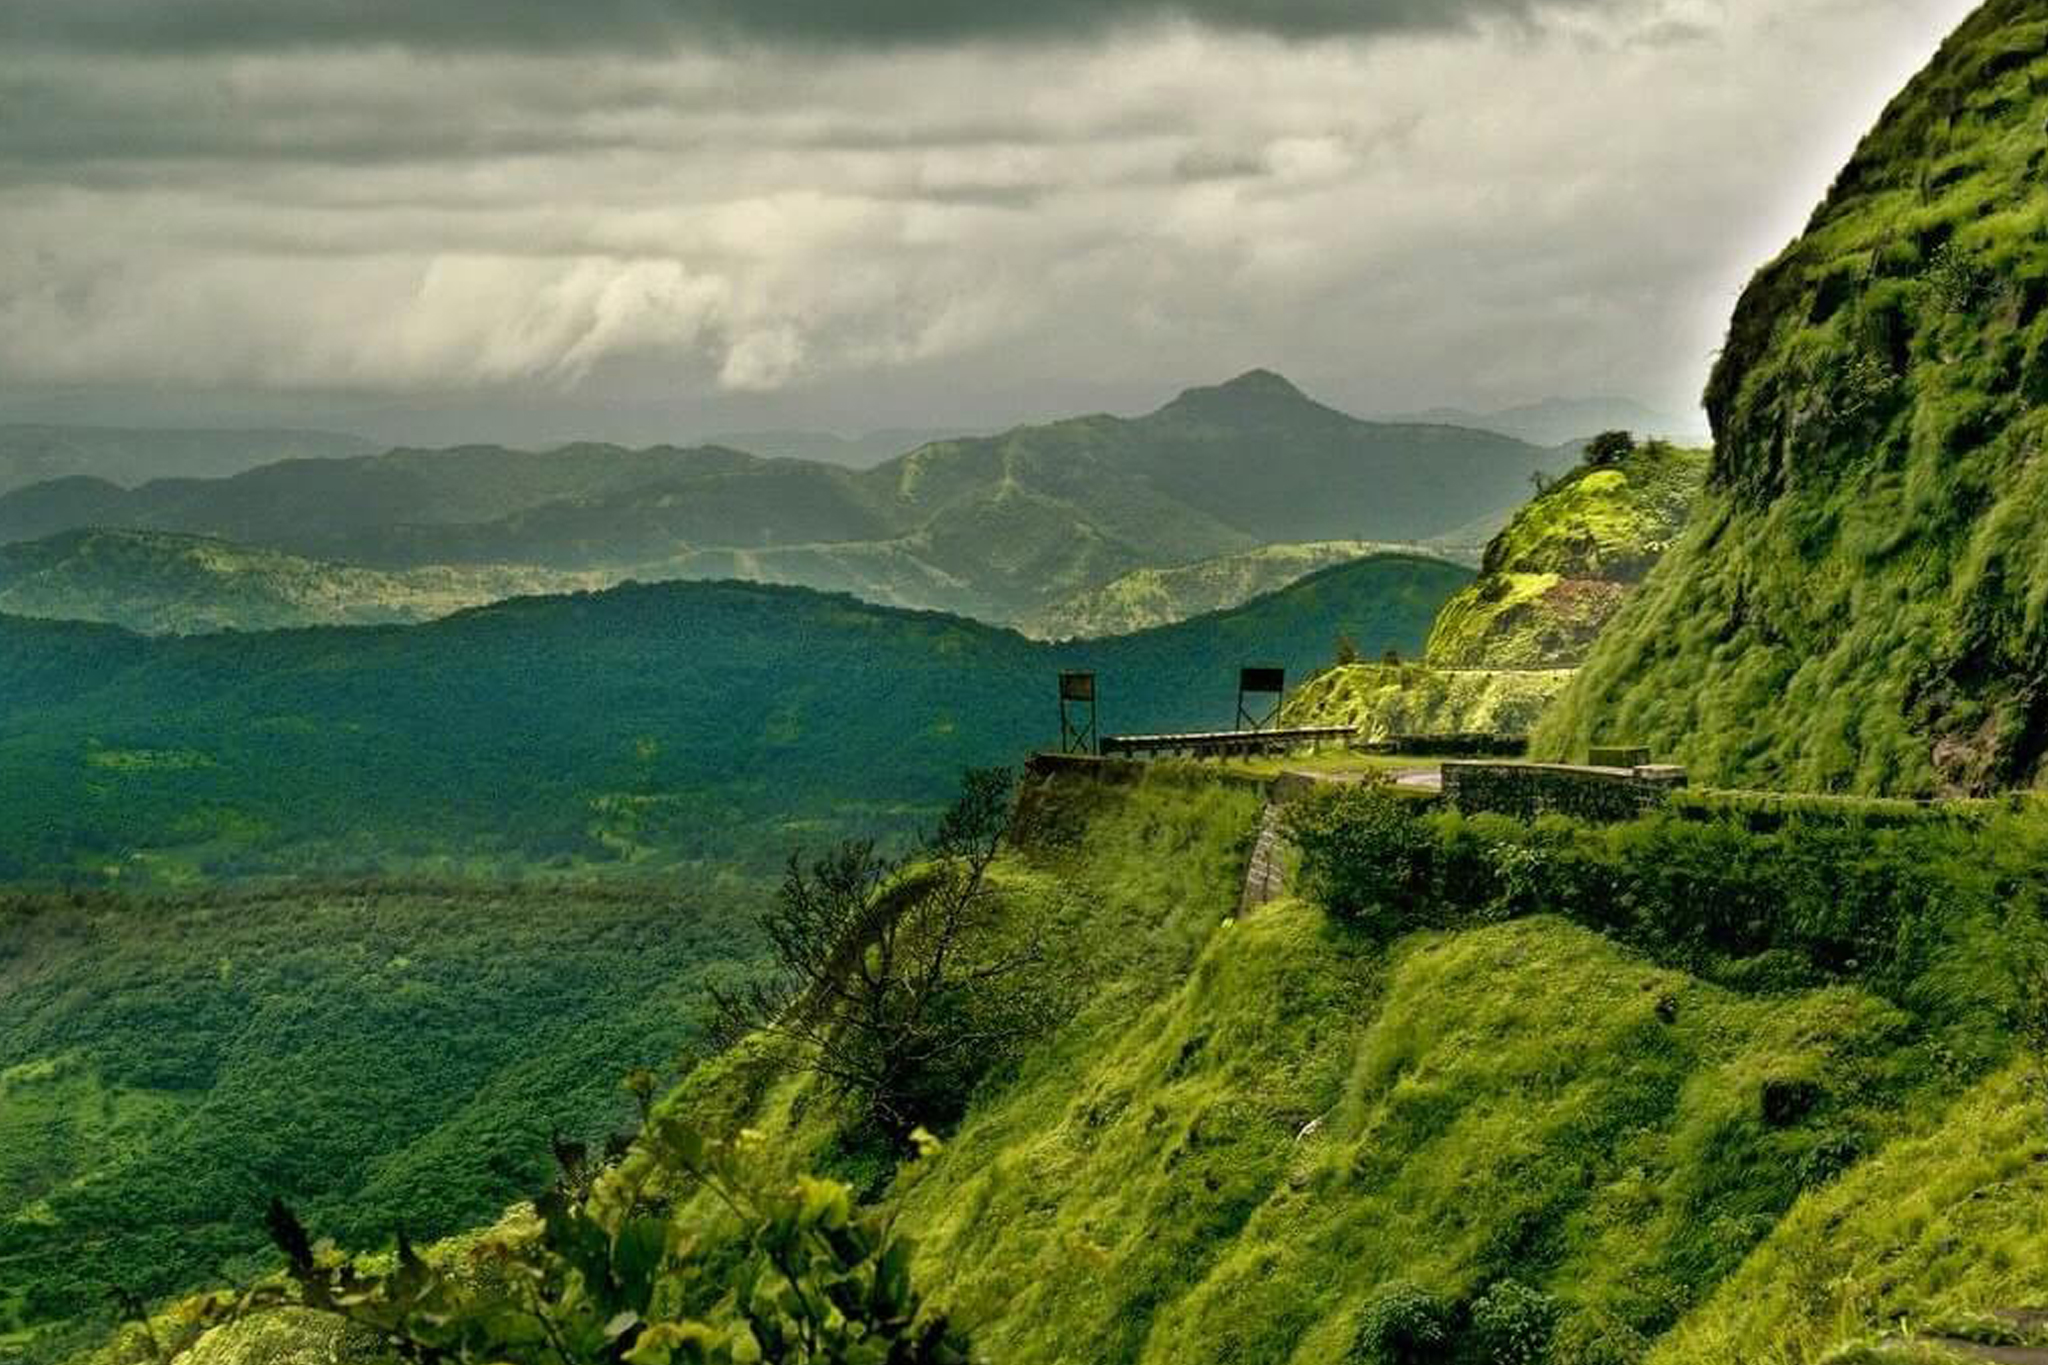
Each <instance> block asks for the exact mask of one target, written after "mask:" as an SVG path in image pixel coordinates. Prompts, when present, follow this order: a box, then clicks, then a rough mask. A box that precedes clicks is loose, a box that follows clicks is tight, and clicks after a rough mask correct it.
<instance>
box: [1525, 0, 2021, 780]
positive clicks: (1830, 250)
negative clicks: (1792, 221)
mask: <svg viewBox="0 0 2048 1365" xmlns="http://www.w3.org/2000/svg"><path fill="white" fill-rule="evenodd" d="M2044 119H2048V20H2044V19H2043V18H2042V16H2041V13H2040V10H2039V7H2038V6H2037V5H2034V4H2031V3H2025V2H2024V0H1990V3H1987V4H1986V5H1984V6H1983V8H1981V9H1980V10H1978V11H1977V12H1976V13H1975V14H1974V15H1972V16H1971V18H1970V19H1969V20H1968V21H1967V22H1966V23H1965V24H1964V25H1963V26H1962V28H1961V29H1960V30H1959V31H1958V32H1957V33H1956V34H1955V36H1954V37H1953V38H1952V39H1951V40H1950V41H1949V42H1948V43H1947V44H1946V45H1945V46H1944V47H1943V49H1942V51H1941V53H1940V55H1939V56H1938V57H1937V58H1936V59H1935V61H1934V63H1933V65H1931V66H1930V67H1929V68H1928V69H1927V70H1926V71H1925V72H1924V73H1923V74H1921V75H1920V76H1919V77H1918V78H1917V79H1915V80H1914V81H1913V82H1912V84H1911V85H1910V86H1909V88H1908V89H1907V90H1906V92H1905V93H1904V94H1903V95H1901V96H1900V97H1899V98H1898V99H1897V100H1896V101H1895V102H1894V103H1893V104H1892V106H1891V107H1890V109H1888V110H1887V111H1886V113H1885V115H1884V118H1883V120H1882V122H1881V123H1880V124H1879V125H1878V127H1877V129H1876V130H1875V131H1874V132H1873V133H1872V134H1871V135H1870V136H1869V137H1868V138H1867V139H1865V141H1864V142H1863V144H1862V146H1861V147H1860V148H1859V149H1858V150H1857V152H1856V154H1855V157H1854V158H1853V159H1852V160H1851V161H1850V163H1849V164H1848V166H1847V167H1846V168H1845V169H1844V170H1843V171H1842V174H1841V176H1840V177H1839V179H1838V180H1837V181H1836V184H1835V187H1834V190H1833V192H1832V193H1831V194H1830V195H1829V197H1828V199H1827V201H1826V203H1824V204H1823V205H1822V206H1821V207H1820V209H1819V210H1818V211H1817V212H1816V213H1815V215H1814V217H1813V220H1812V223H1811V225H1810V226H1809V228H1808V230H1807V232H1806V234H1805V235H1804V236H1803V237H1801V238H1800V239H1799V240H1798V241H1797V242H1796V243H1794V244H1793V245H1792V246H1791V247H1789V248H1788V249H1787V250H1786V251H1785V253H1784V254H1783V255H1782V256H1780V257H1779V258H1778V259H1777V260H1776V261H1774V262H1772V263H1771V264H1770V265H1769V266H1767V267H1765V269H1764V270H1763V271H1762V272H1761V273H1760V274H1758V276H1757V277H1756V279H1755V280H1754V281H1753V282H1752V283H1751V284H1750V286H1749V288H1748V289H1747V290H1746V291H1745V293H1744V294H1743V297H1742V301H1741V303H1740V305H1739V307H1738V308H1737V311H1736V315H1735V319H1734V323H1733V325H1732V327H1731V329H1730V332H1729V337H1728V343H1727V346H1726V347H1725V348H1724V350H1723V352H1722V355H1721V359H1720V362H1719V364H1718V365H1717V367H1716V369H1715V372H1714V376H1713V381H1712V384H1711V386H1710V388H1709V390H1708V394H1707V407H1708V411H1709V414H1710V415H1711V416H1712V418H1713V422H1714V430H1715V437H1716V441H1717V451H1716V455H1715V459H1714V464H1713V468H1712V472H1711V476H1710V479H1709V485H1708V492H1707V495H1706V497H1705V499H1704V500H1703V502H1702V503H1701V505H1700V506H1699V508H1698V510H1697V511H1696V513H1695V515H1694V519H1693V523H1692V526H1691V528H1690V530H1689V531H1688V532H1687V534H1686V535H1685V536H1684V537H1683V539H1682V540H1681V541H1680V542H1679V544H1678V546H1677V547H1676V548H1675V549H1674V550H1673V552H1672V553H1671V554H1670V555H1669V556H1667V557H1666V559H1665V560H1664V562H1663V563H1662V564H1660V565H1659V566H1658V568H1657V570H1656V571H1655V572H1654V573H1653V574H1652V575H1651V576H1650V578H1649V581H1648V582H1647V583H1646V585H1645V586H1644V588H1643V591H1642V592H1641V594H1640V595H1639V596H1638V597H1637V598H1636V600H1635V601H1634V602H1633V603H1632V604H1631V605H1630V606H1629V607H1628V608H1627V609H1625V610H1624V611H1623V612H1622V614H1621V615H1620V616H1619V617H1618V618H1617V620H1616V621H1615V623H1614V625H1613V626H1611V627H1610V628H1609V630H1608V631H1607V632H1606V634H1604V635H1603V636H1602V638H1601V640H1600V643H1599V645H1598V647H1597V648H1596V649H1595V650H1594V652H1593V655H1592V657H1591V658H1590V659H1589V660H1588V662H1587V664H1586V667H1585V669H1584V670H1583V672H1582V673H1581V675H1580V678H1579V680H1578V682H1577V684H1576V685H1575V686H1574V687H1573V688H1572V689H1571V691H1570V692H1568V693H1567V694H1566V696H1565V698H1564V699H1563V701H1562V702H1561V704H1560V706H1559V707H1558V709H1557V710H1556V711H1555V712H1554V713H1553V714H1552V715H1551V716H1550V717H1549V718H1547V719H1546V721H1545V723H1544V724H1543V726H1542V727H1541V728H1540V729H1539V730H1538V732H1537V736H1536V739H1537V743H1538V746H1539V748H1540V750H1541V751H1543V752H1546V753H1551V754H1569V753H1572V752H1574V751H1576V750H1579V749H1581V748H1583V746H1585V745H1586V744H1587V743H1588V742H1596V741H1604V740H1608V739H1613V740H1621V741H1626V742H1643V743H1648V744H1650V745H1652V746H1653V747H1655V748H1656V749H1657V750H1658V751H1659V752H1660V753H1668V754H1670V755H1672V756H1673V758H1674V759H1675V760H1676V761H1681V762H1685V763H1687V764H1689V765H1691V766H1692V768H1693V769H1694V771H1695V773H1696V774H1697V775H1699V776H1702V777H1704V778H1706V779H1707V780H1709V781H1714V782H1720V783H1769V784H1778V785H1785V786H1791V787H1797V788H1803V789H1809V790H1842V791H1856V792H1874V793H1896V794H1902V795H1918V794H1929V793H1934V792H1941V791H1950V792H1982V791H1993V790H1997V789H2001V788H2008V787H2024V786H2031V785H2036V784H2038V783H2039V782H2041V781H2042V780H2043V777H2044V775H2048V774H2044V769H2043V759H2044V755H2048V618H2044V616H2043V613H2042V610H2041V604H2042V601H2043V597H2044V594H2048V552H2044V549H2043V545H2044V542H2043V540H2042V538H2041V536H2040V534H2039V527H2040V525H2041V523H2042V520H2043V517H2044V516H2048V466H2044V465H2043V463H2042V462H2041V461H2040V460H2039V459H2037V458H2035V456H2036V451H2037V449H2038V447H2039V445H2040V443H2041V441H2042V440H2043V439H2044V436H2048V308H2044V306H2043V305H2044V304H2048V239H2044V237H2043V234H2042V233H2041V231H2040V230H2039V225H2040V221H2041V218H2042V215H2043V213H2044V212H2048V190H2044V188H2043V182H2042V179H2041V175H2040V171H2041V161H2042V149H2041V136H2040V131H2041V127H2042V123H2043V121H2044Z"/></svg>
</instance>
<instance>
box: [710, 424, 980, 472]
mask: <svg viewBox="0 0 2048 1365" xmlns="http://www.w3.org/2000/svg"><path fill="white" fill-rule="evenodd" d="M991 434H992V433H991V432H990V431H989V430H988V429H986V428H980V429H976V428H964V427H947V428H939V427H891V428H888V429H886V430H883V431H869V432H864V433H862V434H861V435H858V436H845V435H841V434H840V433H838V432H832V431H726V432H720V433H718V434H717V435H715V436H707V437H705V438H704V440H703V442H702V444H704V445H714V446H730V447H732V448H733V449H734V450H745V451H749V452H751V453H752V454H755V455H765V456H767V457H768V458H770V459H776V460H810V461H813V462H815V463H817V464H838V465H845V466H846V467H847V468H849V469H872V468H873V467H874V466H876V465H878V464H881V463H882V462H883V461H884V460H893V459H894V458H896V457H897V456H898V455H901V454H902V453H903V452H904V451H906V450H915V449H917V448H918V447H919V446H926V445H930V444H931V443H932V442H934V441H950V440H955V439H958V438H960V437H967V436H988V435H991Z"/></svg>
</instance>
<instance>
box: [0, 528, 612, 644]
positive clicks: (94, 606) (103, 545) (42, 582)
mask: <svg viewBox="0 0 2048 1365" xmlns="http://www.w3.org/2000/svg"><path fill="white" fill-rule="evenodd" d="M603 586H607V583H606V581H605V580H603V579H602V578H601V576H599V575H595V574H571V573H563V572H558V571H550V570H544V569H526V568H514V567H461V566H447V565H439V566H435V567H431V568H422V569H408V570H382V569H364V568H359V567H356V566H354V565H349V564H333V563H324V562H321V561H318V560H310V559H305V558H302V557H300V556H297V555H290V554H286V553H284V552H283V551H281V550H259V549H252V548H250V547H248V546H243V545H235V544H233V543H231V542H229V541H224V540H216V539H213V538H211V537H207V536H191V535H182V534H179V533H176V532H171V531H108V530H85V531H66V532H61V533H59V534H58V535H55V536H51V537H49V538H48V539H46V540H37V541H22V542H18V543H16V544H12V545H0V613H5V614H8V615H13V616H37V617H47V618H51V619H56V620H71V621H102V622H106V623H108V624H111V625H117V626H122V627H125V628H126V629H129V630H134V631H139V632H142V633H144V634H152V635H154V634H166V633H174V634H191V633H196V632H201V631H212V630H275V629H279V628H284V627H291V626H317V625H381V624H386V623H393V622H407V621H425V620H431V619H433V618H435V617H439V616H446V615H449V614H450V613H452V612H456V611H460V610H462V609H463V608H465V607H474V606H479V605H482V604H483V603H486V602H496V601H501V600H503V599H504V598H507V597H519V596H524V595H527V594H532V593H540V592H564V591H573V590H576V589H583V588H594V587H603Z"/></svg>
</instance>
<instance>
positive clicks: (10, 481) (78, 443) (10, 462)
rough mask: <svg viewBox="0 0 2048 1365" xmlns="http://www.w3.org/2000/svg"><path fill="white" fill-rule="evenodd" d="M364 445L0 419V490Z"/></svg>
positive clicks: (300, 436)
mask: <svg viewBox="0 0 2048 1365" xmlns="http://www.w3.org/2000/svg"><path fill="white" fill-rule="evenodd" d="M370 450H371V446H370V443H369V442H368V441H366V440H363V439H362V438H361V437H357V436H344V435H341V434H338V433H336V432H331V431H272V430H260V429H258V430H221V431H208V430H198V429H188V428H176V427H172V428H162V429H150V428H144V427H92V426H65V425H52V424H47V423H25V422H7V423H0V493H10V492H12V491H14V490H15V489H17V488H26V487H28V486H29V485H30V484H37V483H44V482H47V481H49V480H51V479H70V478H89V479H102V480H105V481H107V482H109V483H115V484H120V485H123V486H133V485H135V484H140V483H147V482H149V481H150V480H152V479H171V478H197V479H219V478H226V477H227V476H229V475H231V474H239V473H241V472H242V471H244V470H247V469H254V468H255V467H256V466H258V465H264V464H273V463H275V462H277V461H279V460H311V459H335V458H340V457H343V456H349V455H366V454H369V453H370Z"/></svg>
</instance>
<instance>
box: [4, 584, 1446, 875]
mask: <svg viewBox="0 0 2048 1365" xmlns="http://www.w3.org/2000/svg"><path fill="white" fill-rule="evenodd" d="M1468 577H1469V573H1468V571H1467V570H1464V569H1461V568H1458V567H1456V566H1454V565H1449V564H1444V563H1442V562H1440V561H1433V560H1426V559H1416V558H1406V557H1386V558H1379V559H1369V560H1364V561H1360V562H1357V563H1354V564H1349V565H1343V566H1340V567H1339V568H1337V569H1334V570H1329V571H1326V572H1325V573H1322V574H1319V575H1315V576H1312V577H1311V578H1309V579H1306V580H1304V581H1302V582H1300V583H1298V584H1295V585H1294V586H1292V587H1290V588H1289V589H1287V590H1285V591H1284V592H1281V593H1279V594H1275V595H1272V596H1269V597H1266V598H1262V599H1259V600H1258V601H1255V602H1252V603H1249V604H1247V605H1246V606H1244V607H1240V608H1238V609H1236V610H1234V611H1231V612H1225V613H1219V614H1215V615H1211V616H1205V617H1200V618H1197V619H1196V620H1193V621H1189V622H1184V623H1182V624H1180V625H1176V626H1171V627H1166V628H1163V629H1161V630H1157V631H1148V632H1144V633H1141V634H1139V635H1134V636H1127V637H1121V638H1119V639H1116V640H1111V641H1100V642H1092V643H1089V644H1086V645H1080V646H1072V647H1067V648H1054V647H1051V646H1046V645H1038V644H1033V643H1031V642H1030V641H1027V640H1025V639H1024V638H1022V637H1021V636H1018V635H1016V634H1013V633H1011V632H1008V631H1000V630H996V629H993V628H990V627H987V626H982V625H979V624H977V623H974V622H971V621H964V620H960V619H957V618H952V617H942V616H935V615H923V614H912V613H905V612H900V611H891V610H887V609H883V608H878V607H871V606H868V605H866V604H863V603H858V602H855V601H853V600H852V599H850V598H841V597H826V596H821V595H818V594H815V593H809V592H804V591H799V590H795V589H779V588H769V587H762V586H758V585H745V584H731V583H727V584H669V585H662V586H657V587H630V588H622V589H617V590H614V591H611V592H608V593H603V594H595V595H587V596H578V597H568V598H529V599H522V600H518V601H513V602H508V603H504V604H501V605H498V606H495V607H491V608H486V609H482V610H479V611H474V612H468V613H464V614H461V615H459V616H456V617H453V618H450V619H448V620H446V621H440V622H435V623H432V624H429V625H424V626H414V627H402V628H401V627H384V628H374V629H361V630H319V631H292V632H280V633H273V634H265V635H256V636H199V637H186V638H176V639H158V640H143V639H139V638H137V637H135V636H132V635H127V634H125V633H122V632H119V631H115V630H112V629H109V628H106V627H88V626H80V625H75V624H54V623H42V622H29V621H21V620H8V619H6V618H0V641H4V647H0V703H4V704H0V760H4V762H5V764H6V766H7V769H8V771H9V772H10V773H11V774H13V775H15V777H16V778H17V780H15V781H12V782H10V783H9V784H7V785H6V786H5V787H4V788H0V875H12V876H21V875H25V874H30V875H38V876H47V875H60V874H65V873H70V874H73V875H81V876H87V877H105V876H121V877H127V878H131V879H133V878H137V877H141V878H145V879H147V878H151V877H173V876H177V875H183V874H189V873H190V872H192V871H194V870H201V871H208V872H213V873H232V872H239V871H262V870H279V869H285V870H291V869H301V868H312V869H315V870H320V871H327V872H331V871H333V870H335V869H337V868H340V869H345V870H349V871H358V870H365V871H367V870H377V869H380V868H382V869H391V868H407V869H412V868H419V867H429V868H435V869H445V870H465V871H468V870H477V869H484V868H488V867H489V866H491V865H494V864H497V863H507V864H511V865H516V866H525V865H527V864H529V863H531V862H534V861H557V862H560V863H561V864H563V865H585V866H589V865H597V864H608V865H613V866H619V865H629V864H646V863H649V862H654V863H659V864H674V863H678V862H681V863H691V864H698V865H717V866H731V865H733V864H735V863H739V864H750V865H753V866H755V867H757V868H759V867H762V866H766V865H770V864H773V863H775V862H779V860H780V858H781V856H782V854H783V853H784V852H785V851H786V847H787V845H788V844H789V843H790V842H792V841H794V840H796V839H798V838H804V839H808V840H810V841H812V842H816V841H817V840H819V839H822V838H824V837H827V835H828V833H829V832H830V831H832V830H835V829H851V830H863V829H867V830H875V829H877V828H879V829H880V830H881V831H882V832H887V831H889V830H892V829H897V828H901V827H902V826H904V825H907V824H909V823H912V822H914V821H915V820H917V819H919V818H921V816H922V815H923V814H925V813H928V811H929V810H930V808H931V807H932V805H933V804H934V803H935V802H937V801H939V800H942V799H943V797H944V796H945V794H946V793H947V792H948V791H949V790H950V788H951V784H952V783H953V781H954V779H955V777H956V776H957V774H958V772H959V771H960V769H961V768H963V767H966V766H971V765H976V764H989V763H1011V762H1015V761H1016V760H1017V759H1018V758H1019V757H1020V756H1021V755H1022V754H1023V753H1024V752H1025V751H1026V750H1027V749H1029V748H1031V747H1033V746H1035V745H1042V744H1045V743H1048V742H1051V741H1052V740H1053V739H1055V738H1056V736H1057V728H1056V721H1057V717H1056V713H1055V712H1054V711H1053V710H1052V707H1051V704H1050V703H1051V698H1052V677H1053V674H1054V673H1055V672H1057V671H1058V670H1059V669H1061V668H1065V667H1093V668H1096V669H1098V670H1099V671H1100V672H1101V675H1102V689H1103V701H1102V722H1103V725H1104V727H1105V729H1106V730H1109V731H1117V730H1122V731H1125V732H1131V731H1137V732H1144V731H1148V730H1153V729H1158V728H1172V727H1177V726H1192V727H1211V726H1216V725H1221V724H1227V723H1228V721H1229V719H1230V715H1231V708H1232V706H1233V704H1234V702H1235V695H1236V694H1235V691H1234V687H1235V681H1236V669H1237V666H1238V665H1239V664H1240V663H1247V662H1265V661H1268V660H1270V661H1273V662H1277V663H1281V664H1284V665H1286V666H1287V667H1289V668H1290V669H1291V670H1292V671H1293V672H1294V674H1295V676H1301V675H1302V674H1304V673H1306V672H1307V671H1308V670H1309V669H1310V668H1311V667H1313V666H1314V665H1316V664H1319V663H1321V662H1322V661H1323V660H1324V659H1327V658H1328V657H1329V651H1330V649H1331V648H1332V642H1333V641H1334V640H1335V639H1336V638H1337V636H1338V635H1339V634H1340V633H1348V634H1349V635H1351V637H1352V638H1354V639H1356V640H1358V641H1359V642H1360V643H1361V645H1362V646H1363V647H1366V648H1372V649H1381V648H1389V647H1391V648H1408V649H1413V648H1416V647H1418V646H1419V644H1420V641H1421V637H1422V635H1423V632H1424V630H1425V629H1426V624H1427V622H1428V621H1429V619H1430V618H1431V617H1432V616H1433V615H1434V614H1435V610H1436V608H1437V606H1438V605H1440V604H1441V603H1442V601H1443V600H1444V599H1445V598H1446V597H1448V596H1449V595H1450V594H1451V593H1452V592H1454V591H1456V590H1457V589H1458V588H1459V587H1461V586H1462V585H1463V584H1464V583H1465V582H1466V581H1467V580H1468Z"/></svg>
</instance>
